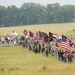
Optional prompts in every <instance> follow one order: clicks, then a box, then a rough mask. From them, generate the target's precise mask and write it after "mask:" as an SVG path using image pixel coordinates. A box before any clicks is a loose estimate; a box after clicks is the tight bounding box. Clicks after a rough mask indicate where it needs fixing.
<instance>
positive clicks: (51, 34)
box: [49, 32, 57, 39]
mask: <svg viewBox="0 0 75 75" xmlns="http://www.w3.org/2000/svg"><path fill="white" fill-rule="evenodd" d="M49 38H54V39H56V38H57V35H56V34H53V33H51V32H49Z"/></svg>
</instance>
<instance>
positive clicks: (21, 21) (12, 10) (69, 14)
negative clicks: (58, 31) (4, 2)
mask: <svg viewBox="0 0 75 75" xmlns="http://www.w3.org/2000/svg"><path fill="white" fill-rule="evenodd" d="M74 21H75V6H74V5H63V6H61V5H60V4H59V3H55V4H47V5H46V6H44V5H41V4H37V3H24V4H23V5H22V6H21V7H20V8H18V7H16V6H15V5H12V6H8V7H5V6H0V27H8V26H9V27H10V26H18V25H19V26H21V25H29V24H48V23H65V22H74Z"/></svg>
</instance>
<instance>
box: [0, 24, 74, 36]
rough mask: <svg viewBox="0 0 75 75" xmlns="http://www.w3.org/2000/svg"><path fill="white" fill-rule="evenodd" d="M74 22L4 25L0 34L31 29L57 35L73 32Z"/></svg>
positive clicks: (20, 32) (10, 33) (19, 33)
mask: <svg viewBox="0 0 75 75" xmlns="http://www.w3.org/2000/svg"><path fill="white" fill-rule="evenodd" d="M74 28H75V23H59V24H58V23H55V24H39V25H25V26H15V27H4V28H0V35H7V34H9V35H12V31H13V30H14V31H16V32H17V33H18V35H23V30H24V29H26V30H27V31H29V30H30V31H32V32H34V33H36V31H43V32H46V33H47V34H48V32H49V31H50V32H53V33H55V34H58V35H62V34H66V35H67V34H74V32H75V31H73V29H74Z"/></svg>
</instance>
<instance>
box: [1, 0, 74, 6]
mask: <svg viewBox="0 0 75 75" xmlns="http://www.w3.org/2000/svg"><path fill="white" fill-rule="evenodd" d="M26 2H29V3H30V2H34V3H40V4H42V5H46V4H50V3H60V5H65V4H66V5H68V4H71V5H75V0H0V5H2V6H11V5H16V6H17V7H21V5H22V4H23V3H26Z"/></svg>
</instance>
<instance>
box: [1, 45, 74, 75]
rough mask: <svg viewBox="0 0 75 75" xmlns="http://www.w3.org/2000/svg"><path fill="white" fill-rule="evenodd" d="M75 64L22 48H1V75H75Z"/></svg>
mask: <svg viewBox="0 0 75 75" xmlns="http://www.w3.org/2000/svg"><path fill="white" fill-rule="evenodd" d="M74 65H75V64H74V63H71V64H69V63H64V62H59V61H58V59H57V58H56V57H52V56H51V55H49V57H46V56H43V55H42V53H40V54H35V53H34V52H32V51H29V50H28V49H27V48H22V46H15V47H0V74H1V75H46V74H47V75H50V74H51V75H62V74H63V75H65V74H68V75H75V66H74Z"/></svg>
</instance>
